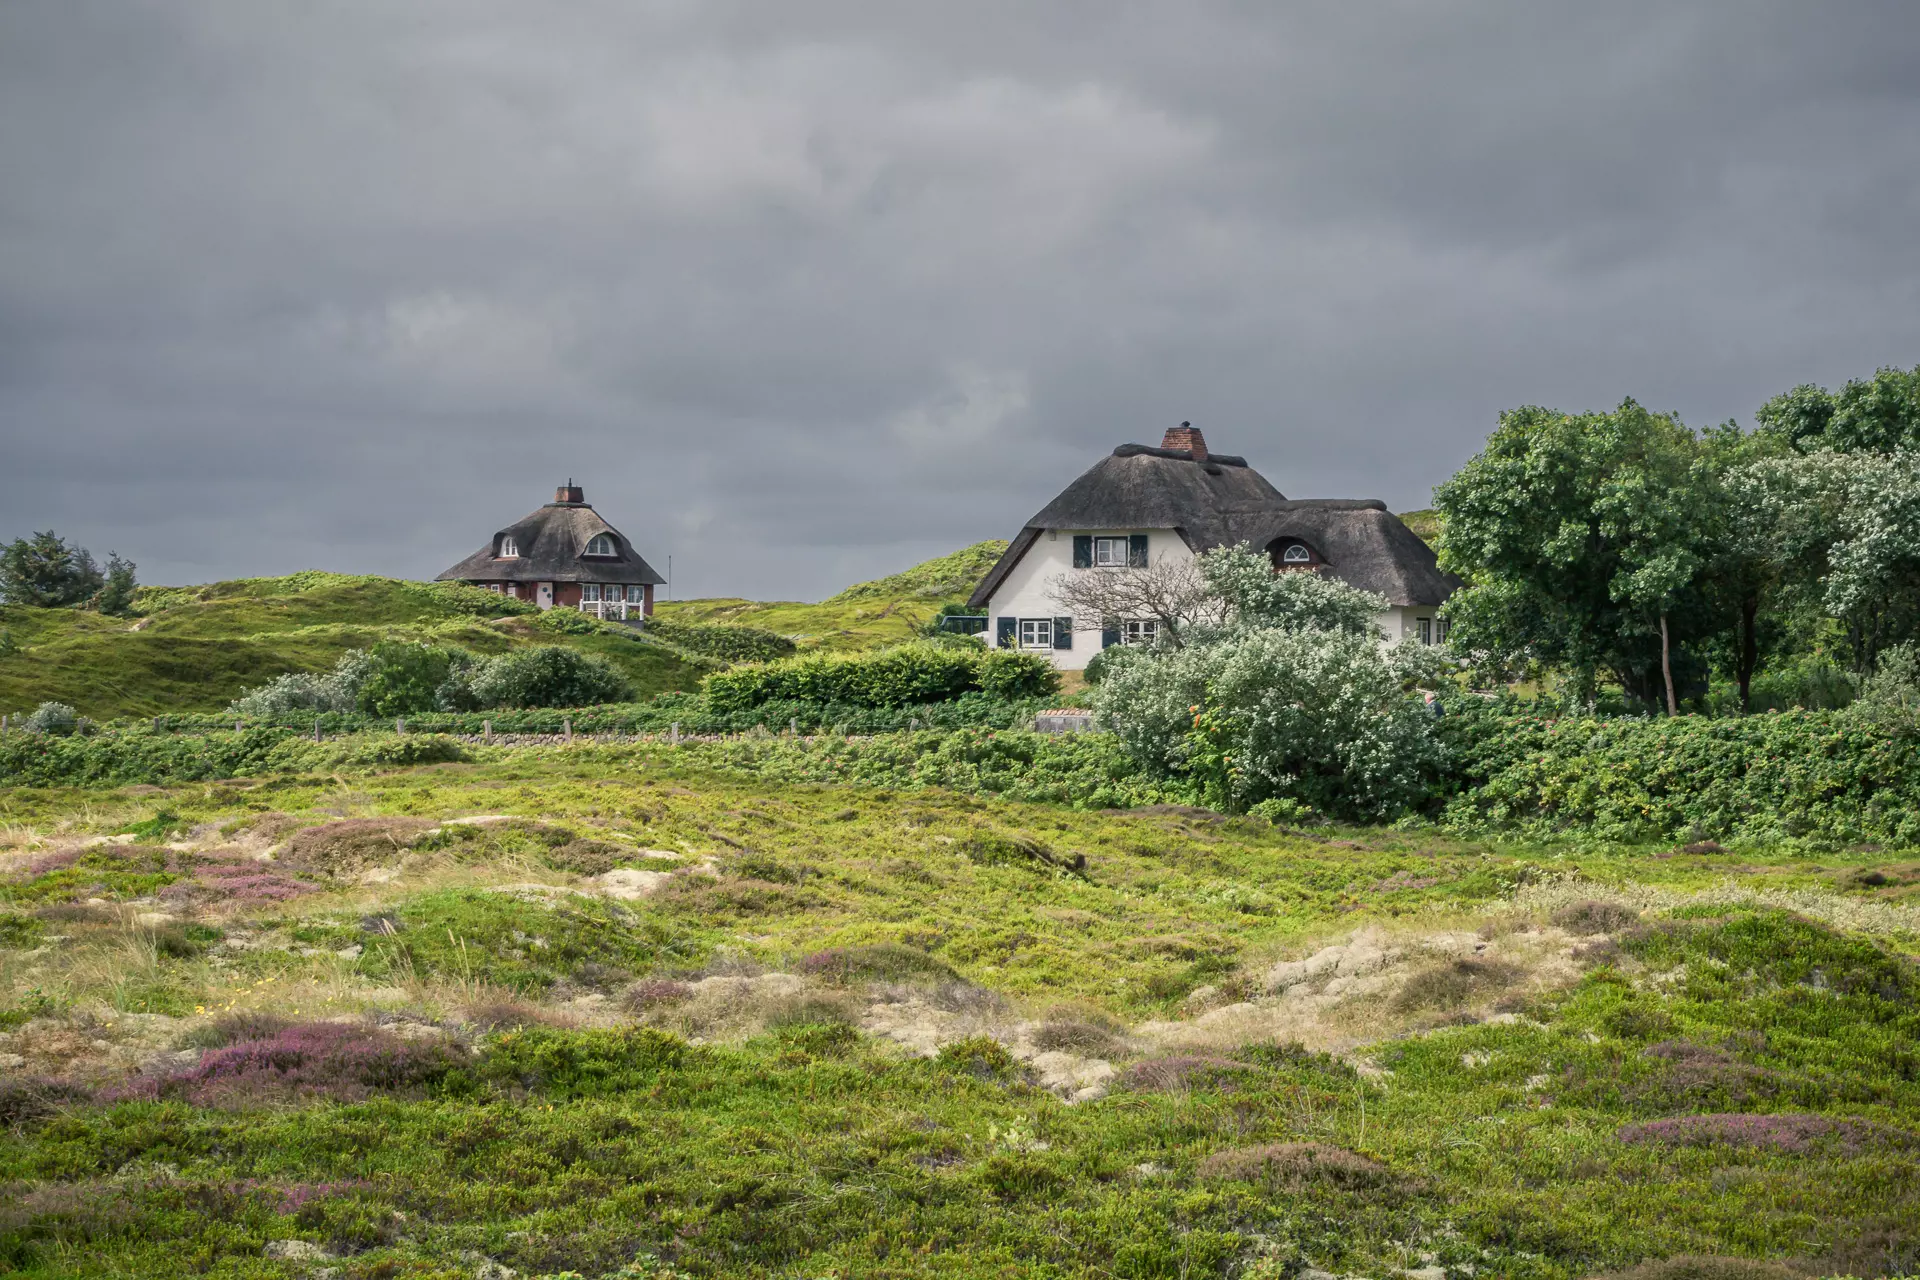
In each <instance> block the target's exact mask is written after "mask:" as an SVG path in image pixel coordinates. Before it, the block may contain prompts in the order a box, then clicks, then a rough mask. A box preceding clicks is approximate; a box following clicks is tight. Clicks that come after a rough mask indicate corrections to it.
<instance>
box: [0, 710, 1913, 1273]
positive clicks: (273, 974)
mask: <svg viewBox="0 0 1920 1280" xmlns="http://www.w3.org/2000/svg"><path fill="white" fill-rule="evenodd" d="M947 737H948V738H949V739H950V738H951V737H952V735H948V736H947ZM920 738H921V740H922V743H923V744H924V743H926V742H929V741H931V740H933V739H934V738H935V735H931V734H927V735H920ZM1112 741H1113V740H1112V739H1111V738H1106V737H1103V736H1101V735H1087V736H1085V737H1084V738H1077V739H1067V740H1048V741H1044V742H1042V741H1039V740H1032V746H1033V749H1034V750H1062V751H1086V750H1089V749H1091V747H1090V746H1089V745H1080V744H1082V743H1086V744H1095V743H1101V742H1104V743H1107V744H1109V745H1111V743H1112ZM944 742H945V740H943V745H944ZM842 745H844V744H842ZM877 745H878V744H876V746H877ZM749 748H753V749H755V750H771V751H776V752H779V753H782V754H783V755H784V756H785V757H788V758H792V757H795V756H796V755H797V753H799V752H800V751H801V748H802V744H798V743H784V744H783V743H777V742H774V743H763V744H759V745H758V746H756V744H754V743H753V742H751V741H743V742H734V743H715V744H707V745H703V746H699V747H682V748H680V749H678V750H675V749H671V748H667V747H649V746H644V745H642V746H598V747H596V746H588V745H584V744H577V745H575V746H573V747H571V748H561V747H555V748H529V749H522V750H518V751H514V752H501V751H494V752H489V751H487V750H486V749H479V750H478V751H476V753H475V759H474V760H472V761H470V762H453V763H444V764H437V765H420V766H412V767H395V766H392V765H379V764H372V765H340V766H335V767H331V768H329V769H327V770H326V771H324V772H321V771H316V772H312V773H304V772H293V773H285V774H277V775H270V776H268V777H264V778H261V779H259V780H257V781H251V782H249V781H230V782H224V783H214V784H211V785H208V784H200V785H194V786H190V787H180V788H172V789H155V788H152V787H143V788H138V789H133V790H111V789H107V790H100V789H96V790H90V791H51V790H49V791H35V790H25V789H14V790H11V791H8V792H5V793H0V821H4V823H5V824H6V825H5V826H4V828H0V830H4V832H5V838H4V848H0V886H3V892H4V895H5V905H4V908H3V909H0V1054H5V1055H8V1056H6V1057H5V1058H0V1063H4V1064H6V1069H5V1071H4V1072H0V1074H4V1077H5V1080H4V1084H0V1187H3V1188H4V1192H0V1205H3V1206H4V1208H0V1258H4V1259H5V1265H6V1266H9V1267H12V1268H15V1269H17V1270H20V1271H22V1272H23V1273H25V1274H30V1275H45V1276H65V1275H76V1276H77V1275H91V1274H99V1273H102V1272H117V1273H121V1274H141V1275H172V1274H227V1275H241V1274H246V1275H286V1276H295V1275H308V1274H313V1273H314V1271H315V1270H316V1269H317V1268H321V1267H325V1268H331V1269H333V1271H334V1274H336V1275H337V1276H340V1277H356V1278H358V1277H374V1276H393V1275H402V1274H405V1275H418V1276H444V1277H448V1278H451V1277H456V1276H458V1277H463V1278H464V1277H471V1276H473V1275H476V1274H487V1275H499V1274H506V1272H505V1271H504V1270H500V1269H502V1268H506V1269H511V1270H512V1272H513V1273H515V1274H519V1275H522V1276H529V1277H532V1276H559V1275H562V1274H565V1273H575V1274H578V1275H581V1276H606V1275H614V1274H624V1275H666V1274H683V1275H723V1274H724V1275H764V1276H818V1275H826V1274H836V1275H872V1274H891V1275H935V1274H940V1275H999V1274H1028V1273H1034V1274H1058V1275H1081V1274H1086V1275H1093V1274H1101V1275H1122V1276H1172V1275H1181V1274H1185V1275H1222V1276H1275V1277H1278V1276H1293V1275H1299V1274H1301V1273H1302V1272H1303V1271H1304V1269H1306V1268H1310V1267H1311V1268H1319V1269H1323V1270H1326V1271H1330V1272H1335V1273H1359V1274H1389V1273H1392V1272H1393V1271H1395V1270H1397V1269H1402V1268H1406V1269H1414V1270H1419V1269H1421V1268H1428V1267H1438V1268H1441V1269H1443V1270H1444V1271H1445V1272H1447V1273H1448V1274H1459V1275H1466V1274H1474V1275H1476V1276H1525V1277H1539V1278H1541V1280H1550V1278H1558V1277H1581V1276H1590V1275H1595V1274H1598V1273H1602V1272H1608V1271H1615V1270H1624V1269H1626V1268H1629V1267H1640V1268H1642V1269H1643V1270H1646V1268H1648V1267H1650V1266H1652V1263H1653V1261H1654V1260H1660V1259H1675V1258H1680V1257H1683V1256H1686V1255H1695V1256H1705V1257H1707V1258H1709V1259H1714V1258H1718V1259H1722V1260H1723V1261H1708V1262H1705V1263H1699V1264H1695V1263H1685V1264H1682V1263H1679V1262H1675V1263H1672V1264H1670V1265H1671V1266H1672V1267H1679V1266H1682V1265H1685V1266H1699V1267H1707V1268H1720V1269H1719V1270H1704V1271H1697V1272H1690V1273H1688V1274H1715V1275H1733V1274H1745V1273H1742V1272H1738V1271H1737V1270H1727V1269H1726V1268H1736V1267H1738V1266H1739V1265H1742V1263H1743V1261H1744V1263H1745V1265H1749V1266H1757V1265H1761V1264H1763V1263H1764V1264H1765V1265H1771V1266H1773V1267H1775V1268H1777V1269H1779V1270H1780V1272H1781V1274H1783V1275H1784V1274H1809V1275H1811V1274H1854V1275H1860V1276H1872V1275H1889V1274H1902V1273H1909V1272H1911V1271H1913V1269H1914V1268H1915V1267H1916V1266H1917V1265H1920V1234H1917V1233H1916V1229H1915V1226H1914V1224H1915V1223H1916V1222H1920V1204H1916V1202H1915V1201H1914V1198H1913V1197H1914V1188H1913V1184H1912V1181H1911V1179H1910V1178H1908V1177H1906V1176H1905V1173H1904V1171H1905V1170H1906V1169H1907V1168H1909V1167H1910V1166H1911V1163H1912V1161H1913V1159H1914V1156H1915V1144H1916V1143H1917V1142H1920V1136H1917V1135H1920V1084H1916V1080H1920V1073H1917V1072H1916V1063H1915V1059H1914V1056H1913V1049H1912V1045H1913V1043H1914V1039H1915V1036H1916V1034H1917V1033H1920V1021H1916V1018H1917V1017H1920V1015H1916V1013H1915V1009H1916V1008H1920V971H1916V968H1915V965H1914V963H1913V961H1912V959H1911V958H1910V952H1911V950H1912V948H1913V947H1914V946H1915V945H1916V943H1917V942H1920V936H1917V935H1916V931H1915V929H1914V927H1913V921H1914V916H1913V913H1912V908H1911V906H1910V905H1908V904H1907V898H1908V895H1909V894H1910V893H1911V892H1913V890H1912V889H1911V888H1909V887H1907V886H1908V885H1909V883H1910V881H1912V882H1915V883H1920V877H1909V876H1908V871H1907V868H1906V867H1905V864H1904V863H1903V862H1902V861H1901V860H1900V859H1899V858H1898V857H1896V856H1892V855H1889V854H1886V853H1883V852H1879V851H1865V850H1859V851H1853V852H1837V851H1829V852H1825V853H1821V854H1819V855H1817V856H1809V855H1807V854H1803V853H1788V852H1780V851H1776V852H1774V853H1772V854H1771V855H1769V854H1767V853H1764V852H1759V851H1750V852H1747V853H1743V854H1741V855H1740V857H1739V859H1738V861H1737V864H1736V862H1735V861H1734V860H1731V859H1729V858H1728V856H1727V855H1726V854H1724V853H1723V852H1720V851H1719V850H1718V849H1717V848H1702V849H1699V850H1680V849H1676V848H1675V847H1673V846H1671V845H1667V846H1654V847H1651V848H1649V847H1645V846H1643V847H1640V848H1638V849H1618V850H1614V851H1605V850H1599V851H1583V852H1582V853H1581V854H1580V855H1578V857H1577V859H1574V858H1568V857H1565V856H1563V855H1560V854H1557V853H1555V852H1553V851H1552V850H1550V849H1548V850H1536V849H1529V848H1526V847H1520V846H1491V845H1487V844H1484V843H1479V842H1476V841H1473V840H1463V839H1460V838H1455V837H1446V836H1442V835H1438V834H1435V833H1432V832H1422V831H1404V832H1397V833H1396V832H1391V831H1384V830H1377V829H1376V830H1368V829H1340V828H1322V829H1317V830H1304V831H1302V830H1296V829H1290V828H1287V827H1282V826H1275V825H1273V824H1271V823H1269V822H1267V821H1264V820H1262V819H1258V818H1226V817H1222V816H1219V815H1217V814H1213V813H1209V812H1206V811H1201V810H1192V809H1185V808H1180V807H1177V806H1168V805H1161V806H1157V807H1149V808H1144V809H1136V810H1132V811H1126V812H1117V811H1105V812H1086V811H1075V810H1072V809H1068V808H1064V807H1061V806H1057V805H1044V804H1031V803H1022V802H1017V801H1013V800H1010V799H1006V798H1004V797H993V796H988V795H984V794H976V795H968V794H964V793H960V792H956V791H953V790H948V789H944V788H939V787H934V788H926V789H916V790H894V789H874V788H872V787H868V786H864V785H858V784H848V783H841V784H837V785H821V784H813V783H805V782H793V781H789V780H787V779H785V778H783V777H780V776H778V775H777V774H769V773H768V772H767V771H766V770H765V769H764V768H763V767H761V766H762V765H763V764H764V760H763V761H761V763H760V764H751V763H750V762H747V761H745V760H744V758H743V759H741V760H735V761H732V762H730V761H729V758H728V753H730V752H745V751H746V750H748V749H749ZM489 1267H491V1268H495V1270H491V1271H490V1270H486V1268H489ZM1789 1267H1791V1268H1792V1270H1791V1271H1790V1270H1788V1268H1789ZM623 1268H625V1269H626V1270H624V1271H623V1270H622V1269H623ZM1647 1274H1650V1275H1651V1274H1669V1272H1657V1271H1648V1272H1647ZM1673 1274H1679V1273H1678V1272H1673Z"/></svg>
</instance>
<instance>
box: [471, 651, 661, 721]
mask: <svg viewBox="0 0 1920 1280" xmlns="http://www.w3.org/2000/svg"><path fill="white" fill-rule="evenodd" d="M468 688H469V689H470V690H471V693H472V697H473V700H474V702H475V703H477V704H478V705H480V706H483V707H583V706H591V705H593V704H594V703H600V702H623V701H625V700H626V699H628V698H631V697H632V696H633V685H632V683H631V682H629V681H628V680H627V678H626V677H625V676H624V675H621V674H620V672H619V671H618V670H616V669H615V668H614V667H613V665H612V664H611V663H609V662H607V661H606V660H605V659H604V658H598V657H595V656H594V655H592V654H588V653H582V652H580V651H579V650H578V649H568V648H565V647H564V646H561V645H542V646H541V647H540V648H537V649H518V650H515V651H514V652H512V653H503V654H501V655H500V656H499V657H497V658H489V659H487V660H486V661H485V662H483V663H481V664H480V666H479V667H478V668H477V669H476V670H475V671H474V673H473V677H472V680H471V682H470V683H469V685H468Z"/></svg>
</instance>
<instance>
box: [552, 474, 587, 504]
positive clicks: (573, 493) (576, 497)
mask: <svg viewBox="0 0 1920 1280" xmlns="http://www.w3.org/2000/svg"><path fill="white" fill-rule="evenodd" d="M553 500H554V501H555V502H571V503H573V504H575V505H576V506H585V505H586V501H587V499H586V495H585V494H584V493H583V492H582V491H581V489H580V486H579V485H576V484H575V483H574V482H573V480H572V478H571V477H569V478H568V480H567V482H566V483H565V484H563V485H561V486H560V487H559V488H557V489H555V490H554V491H553Z"/></svg>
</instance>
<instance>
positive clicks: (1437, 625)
mask: <svg viewBox="0 0 1920 1280" xmlns="http://www.w3.org/2000/svg"><path fill="white" fill-rule="evenodd" d="M1433 642H1434V643H1435V644H1445V643H1446V642H1447V620H1446V619H1445V618H1435V619H1434V620H1433Z"/></svg>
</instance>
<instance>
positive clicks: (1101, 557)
mask: <svg viewBox="0 0 1920 1280" xmlns="http://www.w3.org/2000/svg"><path fill="white" fill-rule="evenodd" d="M1093 562H1094V563H1095V564H1096V565H1102V566H1108V567H1113V566H1120V565H1124V564H1126V562H1127V540H1126V539H1125V538H1095V539H1094V540H1093Z"/></svg>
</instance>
